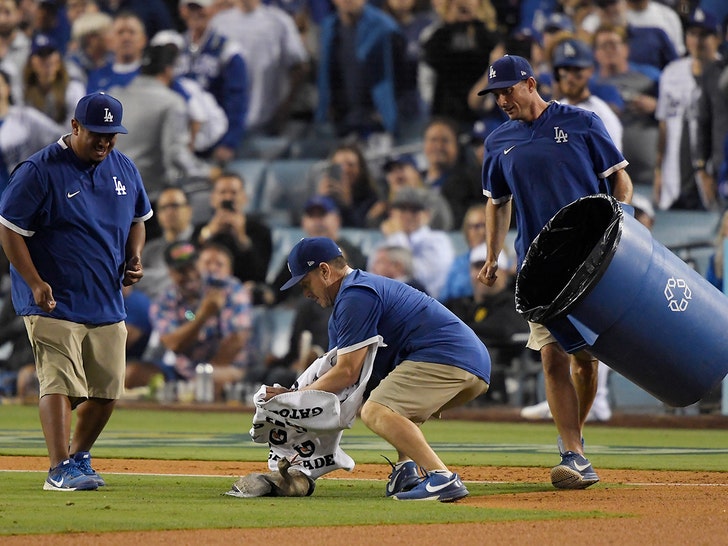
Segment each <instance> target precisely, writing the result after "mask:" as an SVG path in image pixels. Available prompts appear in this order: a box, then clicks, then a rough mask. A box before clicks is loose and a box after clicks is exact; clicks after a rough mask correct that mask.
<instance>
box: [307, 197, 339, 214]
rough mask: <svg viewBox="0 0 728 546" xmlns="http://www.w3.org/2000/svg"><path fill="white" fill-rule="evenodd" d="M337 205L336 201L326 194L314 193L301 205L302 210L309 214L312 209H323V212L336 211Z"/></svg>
mask: <svg viewBox="0 0 728 546" xmlns="http://www.w3.org/2000/svg"><path fill="white" fill-rule="evenodd" d="M338 210H339V207H337V206H336V201H334V200H333V199H331V197H329V196H328V195H314V196H313V197H311V198H310V199H309V200H308V201H306V204H305V205H303V212H305V213H306V214H310V213H311V212H314V211H323V212H325V213H329V212H334V211H338Z"/></svg>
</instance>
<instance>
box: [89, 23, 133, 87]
mask: <svg viewBox="0 0 728 546" xmlns="http://www.w3.org/2000/svg"><path fill="white" fill-rule="evenodd" d="M109 36H110V38H109V41H110V42H111V44H112V47H111V49H112V50H113V51H114V59H113V61H110V62H109V63H107V64H105V65H103V66H102V67H100V68H97V69H95V70H91V71H90V72H89V73H88V81H87V82H86V90H87V91H88V92H89V93H93V92H94V91H106V90H108V89H111V88H112V87H125V86H127V85H129V83H130V82H131V81H132V80H133V79H134V78H136V77H137V76H138V75H139V71H140V69H141V66H142V55H143V54H144V48H145V47H146V45H147V35H146V32H145V31H144V24H143V23H142V21H141V19H139V17H137V16H136V15H134V14H133V13H129V12H122V13H119V14H118V15H117V16H116V17H114V22H113V23H112V25H111V31H110V32H109Z"/></svg>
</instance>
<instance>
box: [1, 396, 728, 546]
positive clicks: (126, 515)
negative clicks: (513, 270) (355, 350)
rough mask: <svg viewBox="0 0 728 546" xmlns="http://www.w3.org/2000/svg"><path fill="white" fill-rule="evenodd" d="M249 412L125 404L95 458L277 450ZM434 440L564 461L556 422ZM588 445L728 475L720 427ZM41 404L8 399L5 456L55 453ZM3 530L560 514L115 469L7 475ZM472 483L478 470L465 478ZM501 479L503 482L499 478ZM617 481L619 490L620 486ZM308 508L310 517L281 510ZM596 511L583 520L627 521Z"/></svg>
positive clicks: (616, 459) (726, 441)
mask: <svg viewBox="0 0 728 546" xmlns="http://www.w3.org/2000/svg"><path fill="white" fill-rule="evenodd" d="M250 425H251V415H250V414H247V413H242V412H235V411H230V412H206V411H200V412H195V411H161V410H160V411H155V410H140V409H135V408H132V407H123V408H119V409H118V410H117V411H116V412H115V413H114V415H113V417H112V419H111V421H110V423H109V425H108V427H107V428H106V430H105V431H104V433H103V434H102V436H101V438H100V439H99V441H98V442H97V444H96V446H95V447H94V451H93V454H94V456H95V457H102V458H147V459H192V460H218V461H256V462H263V461H265V460H266V456H267V446H264V445H258V444H253V443H252V441H251V440H250V437H249V435H248V430H249V428H250ZM423 430H424V432H425V435H426V437H427V438H428V440H429V441H430V442H431V443H432V445H433V446H434V447H435V449H436V451H437V452H438V453H439V454H440V455H441V457H442V458H443V459H444V460H445V462H446V463H447V464H449V465H504V466H538V467H543V468H548V467H550V466H552V465H553V464H554V463H555V462H556V460H557V457H558V455H557V453H556V446H555V438H556V430H555V427H554V426H553V424H552V423H538V424H531V423H492V422H462V421H431V422H428V423H426V424H425V425H424V427H423ZM342 446H343V448H344V449H345V450H346V451H347V453H349V454H350V455H351V456H352V457H353V458H354V460H355V461H356V462H357V463H377V464H382V465H384V464H386V463H385V462H384V460H383V459H382V457H381V455H382V454H385V455H388V456H393V455H394V450H393V449H392V448H391V447H390V446H388V445H387V444H386V443H385V442H383V441H382V440H381V439H379V438H378V437H377V436H375V435H374V434H372V433H371V432H370V431H368V430H367V429H366V427H364V426H363V425H362V424H361V422H359V421H357V422H356V423H355V425H354V427H353V428H352V429H351V430H347V431H345V432H344V437H343V441H342ZM587 452H588V455H589V457H590V458H591V460H592V462H593V463H594V464H595V466H596V468H597V469H600V468H636V469H655V470H660V469H665V470H704V471H705V470H715V471H722V472H728V457H726V454H728V435H727V434H726V433H725V431H722V430H718V431H714V430H687V429H630V428H617V427H604V426H601V427H587ZM46 454H47V453H46V447H45V444H44V442H43V437H42V434H41V431H40V425H39V423H38V414H37V408H35V407H32V406H8V405H4V406H0V455H37V456H46ZM0 477H2V480H3V494H2V495H1V496H0V536H2V535H10V534H35V533H63V532H72V531H76V532H104V531H123V530H153V529H154V530H156V529H193V528H195V529H197V528H246V527H275V526H291V525H297V524H300V525H304V523H297V522H305V525H306V526H313V525H367V524H401V523H409V524H417V523H445V522H476V521H477V522H482V521H516V520H546V519H553V518H562V517H564V515H565V514H564V513H562V512H559V511H548V510H539V509H538V505H537V504H535V505H534V507H533V508H532V509H529V510H506V509H491V508H488V510H483V509H482V507H476V506H472V505H468V504H467V503H464V504H458V503H456V504H453V505H443V504H441V503H404V502H403V503H398V502H394V501H392V500H391V499H387V498H385V497H383V496H382V490H383V483H382V482H381V481H368V480H328V479H322V480H319V481H318V482H317V487H316V491H315V493H314V495H313V497H311V498H307V499H276V498H268V497H266V498H262V499H237V498H233V497H227V496H224V495H222V493H223V492H224V491H226V490H228V489H229V488H230V485H231V483H232V481H233V479H232V478H231V477H199V476H198V477H194V476H190V477H173V476H149V475H105V477H106V480H107V482H108V483H109V485H108V486H107V487H105V488H101V489H100V490H99V491H95V492H88V493H85V492H84V493H54V492H47V491H43V490H42V488H41V487H42V483H43V480H44V479H45V473H43V472H1V473H0ZM466 479H467V478H466ZM493 479H496V480H497V479H498V477H497V476H494V478H493ZM466 483H467V485H468V489H469V490H470V493H471V498H472V497H477V496H487V495H493V494H521V493H533V492H551V491H553V489H552V487H551V485H550V484H548V483H546V482H543V483H531V484H528V483H526V484H524V483H497V484H492V483H490V484H483V483H471V482H466ZM609 487H619V486H618V485H614V484H610V485H609ZM303 511H305V513H306V517H305V518H297V517H290V516H286V517H282V516H281V514H286V513H288V514H291V513H293V514H295V513H297V512H303ZM625 516H627V517H628V516H629V514H620V515H614V514H604V513H601V512H595V511H592V510H588V508H587V507H585V509H584V511H581V512H579V513H577V514H573V513H569V515H568V517H569V518H574V517H589V518H594V517H625Z"/></svg>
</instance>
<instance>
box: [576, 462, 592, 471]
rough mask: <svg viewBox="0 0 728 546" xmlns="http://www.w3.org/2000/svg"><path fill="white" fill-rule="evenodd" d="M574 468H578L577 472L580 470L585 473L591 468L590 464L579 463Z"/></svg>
mask: <svg viewBox="0 0 728 546" xmlns="http://www.w3.org/2000/svg"><path fill="white" fill-rule="evenodd" d="M574 467H575V468H576V469H577V470H578V471H579V472H584V471H585V470H586V469H587V468H589V463H586V464H579V463H577V462H574Z"/></svg>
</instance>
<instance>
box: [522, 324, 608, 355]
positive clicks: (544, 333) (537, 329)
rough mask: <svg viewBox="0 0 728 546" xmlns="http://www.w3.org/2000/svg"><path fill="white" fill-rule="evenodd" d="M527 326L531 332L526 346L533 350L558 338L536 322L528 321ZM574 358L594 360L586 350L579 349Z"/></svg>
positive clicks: (539, 348) (555, 341)
mask: <svg viewBox="0 0 728 546" xmlns="http://www.w3.org/2000/svg"><path fill="white" fill-rule="evenodd" d="M528 327H529V328H530V329H531V333H530V334H529V336H528V341H527V342H526V347H528V348H529V349H533V350H534V351H540V350H541V349H542V348H543V347H545V346H546V345H548V344H549V343H558V340H557V339H556V338H555V337H554V336H553V334H552V333H551V332H549V329H548V328H546V326H544V325H543V324H538V323H537V322H529V323H528ZM572 356H574V358H576V360H579V361H585V362H591V361H593V360H595V357H594V356H592V354H591V353H590V352H588V351H585V350H583V349H582V350H581V351H578V352H576V353H575V354H574V355H572Z"/></svg>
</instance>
